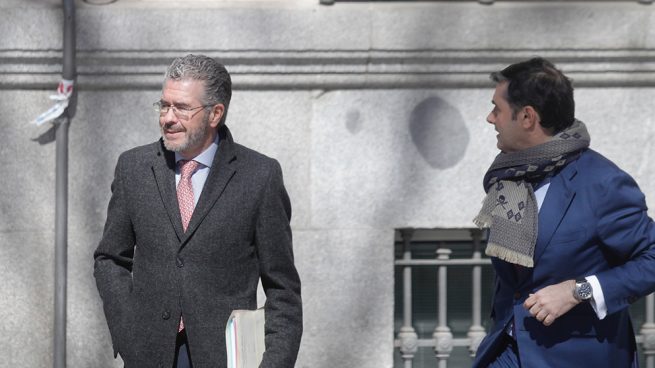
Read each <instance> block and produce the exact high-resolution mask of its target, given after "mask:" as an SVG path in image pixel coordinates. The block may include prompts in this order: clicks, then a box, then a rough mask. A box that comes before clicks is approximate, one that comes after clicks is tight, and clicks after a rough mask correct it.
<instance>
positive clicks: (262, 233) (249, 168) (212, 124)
mask: <svg viewBox="0 0 655 368" xmlns="http://www.w3.org/2000/svg"><path fill="white" fill-rule="evenodd" d="M231 95H232V89H231V80H230V75H229V74H228V72H227V70H226V69H225V68H224V67H223V65H221V64H219V63H218V62H216V61H215V60H214V59H211V58H209V57H206V56H200V55H187V56H185V57H183V58H178V59H176V60H174V61H173V63H172V64H171V65H170V67H169V68H168V70H167V72H166V76H165V81H164V86H163V89H162V94H161V98H160V100H159V101H158V102H156V103H155V104H154V108H155V110H156V111H157V112H159V126H160V129H161V135H162V138H161V139H160V140H159V141H157V142H155V143H151V144H148V145H145V146H141V147H137V148H134V149H132V150H129V151H127V152H124V153H123V154H122V155H121V156H120V157H119V159H118V164H117V166H116V171H115V176H114V181H113V183H112V196H111V200H110V201H109V207H108V211H107V222H106V224H105V230H104V233H103V236H102V239H101V241H100V244H99V245H98V248H97V250H96V251H95V254H94V258H95V278H96V284H97V287H98V290H99V292H100V296H101V298H102V300H103V305H104V311H105V316H106V318H107V323H108V325H109V330H110V333H111V337H112V343H113V346H114V354H115V355H117V354H120V355H121V357H122V358H123V361H124V362H125V366H126V367H138V368H144V367H195V368H201V367H225V366H226V364H227V358H226V348H225V332H224V331H225V325H226V322H227V319H228V317H229V315H230V313H231V312H232V310H235V309H255V308H256V304H257V298H256V294H257V284H258V281H259V280H260V279H261V282H262V285H263V288H264V291H265V292H266V295H267V300H266V305H265V315H266V322H265V325H266V327H265V330H266V336H265V345H266V351H265V353H264V357H263V361H262V363H261V367H275V368H284V367H293V366H294V363H295V360H296V356H297V353H298V348H299V345H300V338H301V335H302V307H301V298H300V279H299V277H298V273H297V271H296V268H295V266H294V261H293V249H292V242H291V229H290V226H289V221H290V217H291V206H290V201H289V197H288V196H287V193H286V190H285V188H284V184H283V180H282V171H281V168H280V165H279V164H278V162H277V161H275V160H274V159H271V158H268V157H266V156H264V155H262V154H260V153H257V152H255V151H253V150H250V149H248V148H246V147H243V146H241V145H239V144H237V143H235V142H234V141H233V139H232V136H231V134H230V131H229V130H228V128H227V126H226V125H225V117H226V115H227V110H228V106H229V103H230V98H231Z"/></svg>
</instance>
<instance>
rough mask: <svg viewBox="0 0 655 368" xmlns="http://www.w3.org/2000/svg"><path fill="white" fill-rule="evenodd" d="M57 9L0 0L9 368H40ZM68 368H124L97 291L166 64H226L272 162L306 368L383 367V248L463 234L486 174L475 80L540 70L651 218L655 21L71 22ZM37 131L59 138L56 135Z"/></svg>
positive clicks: (236, 10) (328, 18)
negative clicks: (412, 233)
mask: <svg viewBox="0 0 655 368" xmlns="http://www.w3.org/2000/svg"><path fill="white" fill-rule="evenodd" d="M62 13H63V11H62V8H61V5H60V4H59V2H58V1H54V0H49V1H37V0H29V1H18V0H0V112H2V115H1V118H0V119H1V120H0V126H1V127H2V133H3V134H2V135H0V163H1V164H2V167H3V169H4V170H3V172H2V175H1V179H0V180H1V185H0V275H2V276H3V283H2V288H1V289H2V292H3V294H2V295H3V297H2V298H0V320H2V321H3V322H2V323H0V346H2V347H3V349H2V352H0V366H2V367H4V366H6V367H25V368H42V367H43V368H44V367H49V366H52V354H53V336H52V334H53V303H54V301H53V289H54V281H53V275H54V254H53V248H54V223H55V218H54V216H55V215H54V212H55V210H54V208H55V194H54V193H55V191H54V178H55V165H54V163H55V143H54V141H53V138H54V135H53V132H54V130H52V129H50V126H44V127H36V126H34V125H32V124H30V122H31V121H32V120H33V119H34V118H35V117H36V116H38V115H39V114H40V113H41V112H43V111H45V110H46V109H47V108H48V107H49V106H50V105H51V101H50V100H49V99H48V96H49V95H50V94H51V93H52V92H54V90H55V88H56V85H57V83H58V81H59V79H60V78H61V48H62V46H61V45H62V40H61V38H62V29H63V20H62V18H63V17H62ZM77 24H78V26H77V31H78V32H77V42H78V44H77V49H78V72H79V76H78V79H77V85H76V86H77V88H78V104H77V109H76V115H75V117H74V119H73V121H72V124H71V126H70V148H69V152H70V158H69V169H70V173H69V190H70V195H69V197H70V198H69V200H70V203H69V225H68V230H69V241H68V245H69V259H68V262H69V264H68V266H69V272H68V276H69V284H68V353H67V358H68V366H69V367H119V366H120V361H115V360H114V359H113V356H112V350H111V346H110V339H109V332H108V330H107V327H106V323H105V319H104V316H103V314H102V308H101V302H100V299H99V297H98V295H97V291H96V288H95V282H94V279H93V276H92V272H93V260H92V253H93V250H94V249H95V247H96V246H97V243H98V240H99V239H100V236H101V233H102V227H103V225H104V220H105V216H106V207H107V202H108V200H109V195H110V191H109V185H110V183H111V180H112V177H113V169H114V165H115V163H116V159H117V157H118V155H119V154H120V153H121V152H122V151H124V150H126V149H129V148H131V147H134V146H137V145H142V144H146V143H149V142H152V141H154V140H156V139H158V136H159V131H158V127H157V117H156V115H155V114H154V112H152V108H151V104H152V102H154V101H155V100H157V99H158V98H159V91H160V88H161V82H162V76H163V72H164V70H165V67H166V66H167V65H168V64H169V63H170V61H171V60H172V58H174V57H176V56H180V55H183V54H186V53H189V52H194V53H204V54H207V55H210V56H213V57H216V58H218V59H219V60H221V61H223V62H224V63H225V64H226V66H227V68H228V70H229V71H230V72H231V74H232V77H233V81H234V88H235V91H234V94H233V100H232V104H231V106H230V112H229V116H228V122H227V124H228V126H229V127H230V129H231V130H232V132H233V135H234V137H235V139H236V140H237V141H238V142H240V143H242V144H245V145H247V146H249V147H251V148H254V149H256V150H259V151H261V152H263V153H265V154H267V155H269V156H272V157H275V158H277V159H278V160H279V161H280V163H281V165H282V168H283V171H284V175H285V183H286V185H287V189H288V191H289V194H290V197H291V201H292V205H293V212H294V214H293V219H292V227H293V229H294V249H295V253H296V262H297V266H298V269H299V272H300V274H301V278H302V281H303V298H304V311H305V334H304V336H303V343H302V346H301V350H300V355H299V358H298V364H297V366H298V367H306V368H334V367H357V368H368V367H370V368H390V367H391V366H392V364H393V351H394V348H393V338H394V336H393V273H394V266H393V258H394V256H393V250H394V248H393V244H394V230H395V229H398V228H404V227H423V228H467V227H472V226H473V224H472V221H471V219H472V218H473V217H474V216H475V214H476V213H477V211H478V210H479V206H480V202H481V200H482V198H483V190H482V186H481V180H482V175H483V173H484V171H485V170H486V168H487V167H488V165H489V164H490V163H491V161H492V159H493V157H494V156H495V155H496V153H497V150H496V148H495V144H496V143H495V142H496V138H495V134H496V133H495V132H494V130H493V127H492V126H491V125H489V124H487V123H486V122H485V118H486V116H487V114H488V112H489V110H490V109H491V103H490V100H491V97H492V94H493V86H492V84H491V82H489V80H488V74H489V73H490V72H492V71H496V70H499V69H501V68H503V67H504V66H506V65H508V64H509V63H512V62H515V61H519V60H522V59H526V58H529V57H531V56H534V55H541V56H544V57H547V58H550V59H552V60H553V61H554V62H555V63H556V64H557V65H558V66H560V67H561V68H562V69H563V70H564V71H565V72H566V73H567V74H569V75H570V76H571V77H572V78H573V79H574V85H575V87H576V101H577V116H578V118H579V119H581V120H583V121H585V122H586V123H587V125H588V128H589V131H590V133H591V136H592V148H594V149H597V150H598V151H600V152H601V153H603V154H605V155H606V156H607V157H609V158H610V159H612V160H614V161H615V162H616V163H617V164H619V166H621V167H622V168H624V169H625V170H626V171H627V172H628V173H630V174H632V175H633V176H634V177H635V178H636V179H637V181H638V182H639V184H640V185H641V187H642V190H643V191H644V192H645V193H646V196H647V200H648V202H649V203H650V204H651V205H652V204H653V203H655V167H654V166H653V165H652V163H651V162H650V158H651V157H652V154H653V153H655V152H653V150H655V148H653V144H652V142H653V139H654V138H655V118H654V117H653V116H654V115H655V105H654V104H653V101H655V6H654V5H646V4H639V3H638V2H637V1H624V2H607V1H603V2H595V1H588V2H538V1H537V2H520V1H516V2H514V1H512V2H503V1H498V2H496V3H495V4H493V5H481V4H479V3H478V2H475V1H459V2H442V1H434V2H336V3H335V4H334V5H330V6H325V5H319V2H318V0H316V1H314V0H303V1H245V0H239V1H209V0H204V1H188V2H183V1H170V0H166V1H154V0H141V1H137V0H132V1H130V0H118V1H116V2H114V3H112V4H109V5H105V6H94V5H89V4H86V3H84V2H81V1H80V2H78V3H77ZM49 129H50V130H49Z"/></svg>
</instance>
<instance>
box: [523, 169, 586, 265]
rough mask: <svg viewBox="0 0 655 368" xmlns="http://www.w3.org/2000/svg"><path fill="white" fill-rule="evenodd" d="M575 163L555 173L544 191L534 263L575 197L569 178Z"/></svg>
mask: <svg viewBox="0 0 655 368" xmlns="http://www.w3.org/2000/svg"><path fill="white" fill-rule="evenodd" d="M577 163H578V162H577V160H576V161H574V162H571V163H570V164H569V165H567V166H566V167H565V168H564V169H562V171H561V172H560V173H559V174H558V175H555V176H554V177H553V178H552V180H551V182H550V187H549V188H548V193H546V198H545V199H544V202H543V204H542V206H541V209H540V210H539V224H538V231H539V235H538V236H537V245H536V247H535V252H534V263H535V264H537V263H538V262H539V258H540V257H541V255H542V254H543V253H544V251H545V250H546V248H547V247H548V245H549V244H550V240H551V239H552V238H553V234H555V231H556V230H557V228H558V227H559V225H560V223H561V222H562V219H563V218H564V215H565V214H566V211H567V210H568V209H569V206H570V205H571V201H572V200H573V197H575V190H574V189H573V186H572V184H571V180H572V179H573V177H574V176H575V174H576V173H577Z"/></svg>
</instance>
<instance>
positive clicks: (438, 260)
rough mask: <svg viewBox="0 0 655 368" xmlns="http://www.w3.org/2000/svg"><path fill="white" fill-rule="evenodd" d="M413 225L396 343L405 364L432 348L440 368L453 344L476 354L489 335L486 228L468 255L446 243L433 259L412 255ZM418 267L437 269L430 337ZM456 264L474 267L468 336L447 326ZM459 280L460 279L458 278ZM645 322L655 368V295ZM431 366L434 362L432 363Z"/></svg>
mask: <svg viewBox="0 0 655 368" xmlns="http://www.w3.org/2000/svg"><path fill="white" fill-rule="evenodd" d="M414 235H415V230H414V229H402V230H400V238H401V240H402V256H401V257H400V258H399V259H396V260H395V266H396V267H397V272H398V274H399V276H400V278H401V284H402V303H400V305H402V325H401V326H400V330H399V331H398V332H397V334H396V339H395V340H394V346H395V348H396V349H399V351H400V356H401V359H402V364H403V367H404V368H412V366H413V363H414V359H415V357H416V355H417V352H418V350H419V348H432V349H433V350H434V357H435V359H436V362H437V366H438V367H439V368H447V365H448V361H449V359H450V358H451V353H452V351H453V348H454V347H466V348H468V352H469V355H470V357H471V362H472V358H473V357H474V356H475V353H476V351H477V348H478V346H479V345H480V342H481V341H482V339H483V338H484V337H485V336H486V331H485V328H484V327H483V320H482V294H483V292H482V283H483V282H482V281H483V280H482V270H483V267H490V265H491V260H490V259H489V258H483V257H482V248H483V232H482V231H480V230H477V229H473V230H470V239H469V240H470V242H471V244H472V253H471V256H470V257H468V258H451V254H452V252H453V250H452V249H451V248H448V247H447V243H443V244H441V245H440V246H439V247H438V248H437V249H436V252H435V253H436V257H435V258H432V259H416V258H412V238H413V237H414ZM417 267H434V268H436V271H437V279H438V280H437V283H436V288H437V299H438V303H437V311H436V327H435V328H434V331H433V333H432V336H431V338H420V337H419V334H418V333H417V331H416V329H415V327H414V323H413V322H414V321H413V318H412V317H413V315H412V314H413V310H414V308H413V305H412V304H413V303H412V286H413V285H412V270H413V269H414V268H417ZM454 267H470V268H471V313H470V324H469V325H468V332H467V334H466V337H454V336H453V333H452V331H451V329H450V327H449V326H448V322H447V321H448V312H449V311H448V304H447V301H448V295H447V290H448V285H449V284H448V271H449V269H450V268H454ZM458 281H460V280H458ZM644 299H645V301H644V323H643V325H642V327H641V330H640V331H639V335H638V336H637V343H638V344H639V346H640V348H641V353H642V354H643V360H644V363H645V366H646V367H647V368H655V296H654V295H653V294H651V295H648V296H647V297H645V298H644ZM430 366H434V365H433V364H431V365H430Z"/></svg>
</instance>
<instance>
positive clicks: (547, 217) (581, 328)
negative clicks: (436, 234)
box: [473, 150, 655, 368]
mask: <svg viewBox="0 0 655 368" xmlns="http://www.w3.org/2000/svg"><path fill="white" fill-rule="evenodd" d="M646 210H647V209H646V202H645V198H644V194H643V193H642V192H641V190H640V189H639V187H638V186H637V184H636V183H635V181H634V180H633V179H632V178H631V177H630V176H629V175H628V174H626V173H625V172H623V171H622V170H621V169H619V168H618V167H617V166H616V165H615V164H613V163H612V162H611V161H609V160H608V159H606V158H605V157H603V156H601V155H600V154H598V153H597V152H595V151H593V150H586V151H585V152H583V153H582V155H581V156H580V158H579V159H578V160H576V161H574V162H572V163H570V164H568V165H567V166H566V167H565V168H564V169H562V170H561V171H560V172H559V173H558V174H557V175H556V176H554V177H553V178H552V179H551V183H550V187H549V189H548V193H547V194H546V198H545V200H544V202H543V204H542V206H541V209H540V211H539V225H538V228H539V234H538V238H537V245H536V248H535V255H534V261H535V266H534V268H533V269H526V271H525V272H521V274H520V275H517V274H516V271H515V268H514V266H513V265H512V264H509V263H507V262H504V261H502V260H499V259H496V258H493V259H492V263H493V265H494V268H495V270H496V284H495V292H494V301H493V308H492V318H493V320H494V326H493V327H492V329H491V331H490V332H489V334H488V335H487V337H486V338H485V339H484V340H483V341H482V343H481V344H480V347H479V348H478V351H477V356H476V360H475V362H474V364H473V366H474V367H486V366H487V365H488V364H489V363H490V362H491V361H492V360H493V359H494V358H495V356H496V355H497V354H498V349H501V348H502V345H503V334H504V329H505V328H506V326H507V325H508V323H509V322H510V321H511V320H512V318H513V319H514V322H515V324H516V325H515V330H516V341H517V344H518V349H519V355H520V360H521V364H522V367H539V368H541V367H558V368H559V367H594V368H603V367H607V368H617V367H631V366H633V365H634V366H636V364H637V363H636V359H635V351H636V344H635V337H634V332H633V327H632V323H631V321H630V316H629V314H628V306H629V305H630V304H631V303H632V302H634V301H635V300H636V299H638V298H639V297H641V296H644V295H647V294H649V293H651V292H653V290H655V249H653V248H652V245H653V244H654V243H655V228H654V225H653V221H652V220H651V219H650V218H649V217H648V214H647V213H646ZM589 275H596V276H597V277H598V280H599V281H600V284H601V286H602V289H603V294H604V297H605V302H606V304H607V313H608V315H607V316H606V317H605V318H604V319H603V320H599V319H598V317H597V316H596V313H595V312H594V311H593V309H592V307H591V305H590V304H589V303H580V304H579V305H577V306H576V307H574V308H573V309H571V310H570V311H569V312H568V313H566V314H565V315H563V316H561V317H560V318H558V319H557V320H556V321H555V322H554V323H553V324H552V325H551V326H549V327H546V326H544V325H543V324H542V323H540V322H539V321H537V320H536V319H535V318H533V317H532V316H530V314H529V313H528V311H526V310H525V309H524V308H523V302H524V301H525V299H526V298H527V297H528V294H530V293H534V292H535V291H537V290H539V289H541V288H543V287H546V286H548V285H552V284H556V283H559V282H561V281H564V280H570V279H576V278H580V277H585V276H589Z"/></svg>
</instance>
